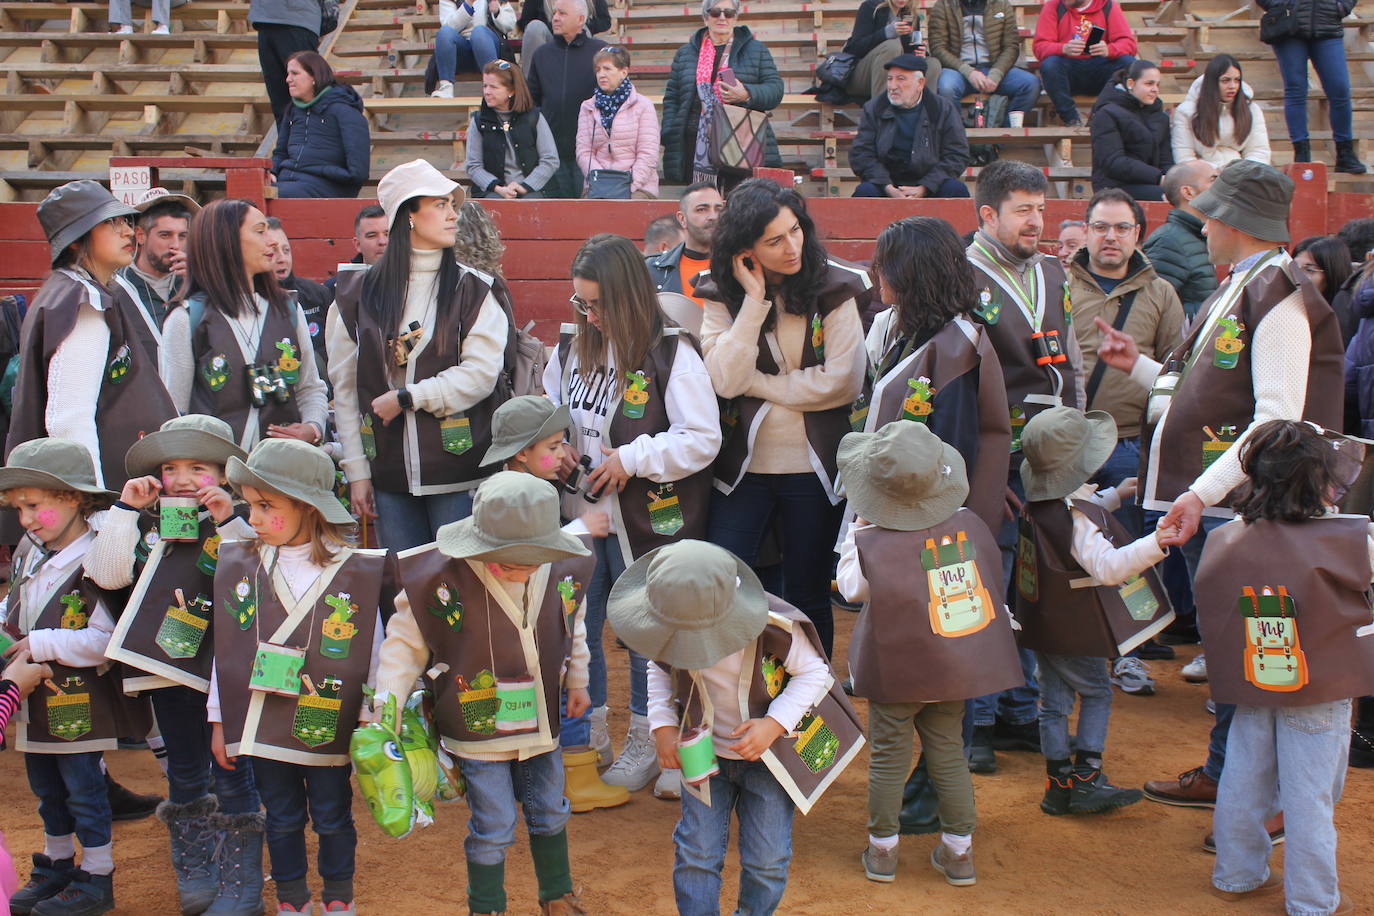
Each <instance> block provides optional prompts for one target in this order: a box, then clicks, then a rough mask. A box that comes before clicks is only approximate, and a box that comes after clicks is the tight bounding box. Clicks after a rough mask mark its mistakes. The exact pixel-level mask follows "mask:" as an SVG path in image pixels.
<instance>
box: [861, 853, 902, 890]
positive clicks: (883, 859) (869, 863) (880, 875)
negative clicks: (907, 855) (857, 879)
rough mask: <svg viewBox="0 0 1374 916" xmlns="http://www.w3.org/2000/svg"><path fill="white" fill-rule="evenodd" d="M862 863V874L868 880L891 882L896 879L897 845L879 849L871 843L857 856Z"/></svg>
mask: <svg viewBox="0 0 1374 916" xmlns="http://www.w3.org/2000/svg"><path fill="white" fill-rule="evenodd" d="M859 861H860V862H862V863H863V867H864V876H865V877H867V878H868V880H870V881H881V882H882V883H883V884H891V883H892V882H893V881H895V880H896V879H897V847H896V846H893V847H892V848H891V849H879V848H878V847H877V846H874V845H873V844H872V843H869V844H868V848H867V849H865V850H864V851H863V853H862V854H860V856H859Z"/></svg>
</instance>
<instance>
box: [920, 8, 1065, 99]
mask: <svg viewBox="0 0 1374 916" xmlns="http://www.w3.org/2000/svg"><path fill="white" fill-rule="evenodd" d="M929 29H930V36H929V39H930V57H933V58H935V59H936V60H938V61H939V62H940V64H941V65H943V67H944V71H943V72H942V73H940V74H939V75H938V76H936V71H934V70H933V69H932V70H929V71H927V73H926V82H928V83H931V84H932V85H934V86H935V88H936V91H937V92H939V93H940V95H942V96H944V97H945V98H947V99H949V100H950V101H952V102H957V101H959V100H960V99H962V98H964V97H965V96H967V95H969V94H970V93H974V92H976V93H980V94H982V95H991V94H994V93H995V94H997V95H1003V96H1006V97H1007V99H1008V105H1007V109H1008V110H1007V114H1008V122H1011V121H1012V120H1013V119H1015V121H1016V122H1017V123H1016V126H1020V124H1021V123H1024V120H1025V114H1026V112H1028V111H1030V110H1031V109H1032V108H1034V107H1035V100H1036V99H1037V98H1039V96H1040V80H1039V79H1038V78H1037V77H1036V76H1035V74H1033V73H1030V72H1029V71H1026V70H1022V69H1021V68H1020V67H1017V66H1015V64H1016V60H1017V58H1018V57H1020V56H1021V36H1020V35H1019V34H1017V26H1016V10H1015V8H1013V7H1012V5H1011V2H1010V0H936V3H935V5H934V6H932V7H931V8H930V18H929ZM927 60H929V58H927ZM1018 113H1019V115H1020V117H1019V118H1017V117H1016V115H1017V114H1018ZM990 126H1002V125H990Z"/></svg>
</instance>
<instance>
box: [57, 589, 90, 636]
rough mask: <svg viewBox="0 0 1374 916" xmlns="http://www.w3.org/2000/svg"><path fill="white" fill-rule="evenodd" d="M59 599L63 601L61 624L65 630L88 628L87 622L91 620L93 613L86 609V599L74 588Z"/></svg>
mask: <svg viewBox="0 0 1374 916" xmlns="http://www.w3.org/2000/svg"><path fill="white" fill-rule="evenodd" d="M57 600H58V601H61V602H62V622H61V624H59V626H61V628H62V629H64V630H84V629H86V624H88V623H90V621H91V615H90V614H89V613H87V611H86V599H85V598H82V597H81V595H80V593H78V592H77V591H76V590H75V589H73V590H72V591H71V592H69V593H68V594H66V595H63V596H62V597H61V598H59V599H57Z"/></svg>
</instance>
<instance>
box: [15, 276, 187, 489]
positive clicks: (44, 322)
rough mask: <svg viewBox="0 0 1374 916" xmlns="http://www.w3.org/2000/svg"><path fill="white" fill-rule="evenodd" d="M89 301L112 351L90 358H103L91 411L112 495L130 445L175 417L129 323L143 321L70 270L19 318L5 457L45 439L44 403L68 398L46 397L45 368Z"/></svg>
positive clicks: (51, 280) (153, 362)
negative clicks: (19, 447) (100, 319)
mask: <svg viewBox="0 0 1374 916" xmlns="http://www.w3.org/2000/svg"><path fill="white" fill-rule="evenodd" d="M97 297H98V299H97ZM87 301H99V302H102V303H104V307H103V310H102V311H101V314H102V315H103V316H104V318H105V324H106V325H107V326H108V327H109V329H110V346H109V350H108V351H107V352H105V353H103V354H98V355H97V354H92V359H97V358H98V359H100V360H101V362H102V364H103V366H104V376H103V378H102V380H101V385H100V396H99V398H98V400H97V401H96V404H95V417H96V435H97V436H98V437H99V440H100V465H101V467H100V470H101V475H102V479H103V481H104V484H105V486H106V487H107V488H108V489H111V490H115V491H116V492H117V491H118V490H119V488H120V487H122V486H123V485H124V481H126V480H127V479H128V474H127V473H126V472H125V470H124V455H125V453H127V452H128V451H129V446H131V445H133V444H134V443H135V442H137V441H138V440H139V439H140V438H141V437H142V436H143V434H144V433H150V432H153V431H154V430H156V429H157V428H158V427H159V426H161V425H162V424H163V422H164V421H165V420H170V419H171V418H172V417H174V416H176V414H177V411H176V407H175V406H174V405H173V404H172V397H171V395H169V394H168V393H167V389H166V388H165V387H163V384H162V379H161V377H160V376H159V375H158V366H157V358H156V356H154V355H152V354H149V353H148V352H147V351H146V350H145V349H144V347H143V344H142V343H141V342H140V340H139V338H138V335H137V333H136V325H135V324H134V322H137V321H141V319H139V318H138V317H137V316H135V315H130V314H129V313H128V312H127V311H126V310H125V309H122V308H120V307H119V306H118V305H117V304H116V303H115V301H114V298H113V297H112V296H111V295H110V293H109V291H108V290H104V289H101V288H100V287H98V286H97V285H96V284H95V283H94V282H92V281H89V280H85V279H84V278H79V277H78V275H77V274H76V273H74V272H72V271H68V270H56V271H54V272H53V273H52V275H51V276H49V277H48V279H47V280H46V281H44V283H43V288H42V289H40V290H39V291H38V293H37V295H35V296H34V298H33V305H31V306H30V307H29V311H28V314H27V315H26V316H25V318H24V329H23V333H22V337H21V342H20V350H19V355H20V360H21V361H20V364H19V375H18V378H17V380H16V382H15V386H14V408H13V411H12V413H11V417H10V431H9V438H8V441H7V442H6V447H5V453H6V455H8V454H9V452H10V451H11V450H13V448H14V447H15V446H16V445H19V444H20V443H22V442H28V441H29V440H30V439H37V438H40V437H42V436H46V435H49V432H48V428H47V423H46V421H45V419H44V416H45V411H46V409H47V404H48V399H49V398H61V397H64V396H65V394H64V392H61V391H48V363H49V362H50V361H51V360H52V357H53V354H54V353H56V352H57V348H58V346H59V345H60V344H61V343H62V342H63V341H64V340H66V339H67V335H68V334H70V333H71V330H72V326H73V325H74V324H75V323H76V316H77V313H78V311H79V310H80V306H81V304H82V303H83V302H87Z"/></svg>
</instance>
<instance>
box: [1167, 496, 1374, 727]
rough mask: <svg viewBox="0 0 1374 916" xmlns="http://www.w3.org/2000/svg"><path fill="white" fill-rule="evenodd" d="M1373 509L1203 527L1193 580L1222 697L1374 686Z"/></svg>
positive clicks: (1351, 691)
mask: <svg viewBox="0 0 1374 916" xmlns="http://www.w3.org/2000/svg"><path fill="white" fill-rule="evenodd" d="M1368 532H1369V518H1368V517H1367V516H1363V515H1361V516H1351V515H1336V516H1328V517H1326V518H1320V519H1312V520H1310V521H1304V522H1271V521H1257V522H1252V523H1250V524H1246V523H1245V522H1243V521H1241V520H1240V519H1236V520H1234V521H1231V522H1229V523H1228V524H1225V525H1222V526H1221V527H1220V528H1217V529H1215V530H1214V531H1212V533H1211V534H1209V535H1207V549H1206V550H1204V551H1203V552H1202V564H1201V565H1200V566H1199V567H1198V571H1197V581H1196V582H1195V583H1194V585H1193V589H1194V593H1195V594H1196V596H1197V609H1198V628H1199V629H1200V630H1201V631H1202V641H1203V645H1204V646H1205V647H1206V649H1207V683H1208V685H1209V686H1210V687H1211V688H1212V697H1213V698H1214V699H1215V700H1216V701H1217V702H1218V703H1242V704H1245V705H1247V706H1310V705H1312V704H1314V703H1327V702H1330V701H1332V700H1344V699H1347V698H1349V697H1358V696H1365V695H1367V694H1370V693H1374V614H1371V612H1370V609H1369V594H1368V593H1369V580H1370V568H1369V548H1368V540H1367V538H1368Z"/></svg>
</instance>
